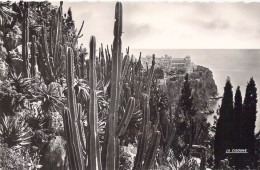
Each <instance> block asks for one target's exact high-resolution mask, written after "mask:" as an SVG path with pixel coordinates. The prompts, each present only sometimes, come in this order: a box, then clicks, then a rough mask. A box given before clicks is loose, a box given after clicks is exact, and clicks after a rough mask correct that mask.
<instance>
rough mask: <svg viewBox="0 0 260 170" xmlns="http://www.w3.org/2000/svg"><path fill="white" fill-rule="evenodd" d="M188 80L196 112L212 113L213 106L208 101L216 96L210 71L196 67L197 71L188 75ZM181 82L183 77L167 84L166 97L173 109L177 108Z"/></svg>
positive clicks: (179, 76) (180, 76)
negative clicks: (167, 96)
mask: <svg viewBox="0 0 260 170" xmlns="http://www.w3.org/2000/svg"><path fill="white" fill-rule="evenodd" d="M189 80H190V83H191V88H192V93H193V98H194V105H195V108H196V110H197V111H198V112H200V113H211V112H212V111H213V109H212V108H211V106H212V105H213V104H212V103H211V102H210V100H209V99H210V98H211V97H216V96H217V95H218V90H217V86H216V84H215V81H214V79H213V74H212V71H210V70H209V69H208V68H206V67H203V66H198V67H197V69H196V70H194V72H193V73H191V74H190V76H189ZM183 82H184V75H178V76H177V78H175V79H171V80H169V81H168V82H167V89H168V95H169V99H170V103H171V106H172V108H173V109H174V108H176V107H177V104H178V101H179V98H180V94H181V89H182V87H183Z"/></svg>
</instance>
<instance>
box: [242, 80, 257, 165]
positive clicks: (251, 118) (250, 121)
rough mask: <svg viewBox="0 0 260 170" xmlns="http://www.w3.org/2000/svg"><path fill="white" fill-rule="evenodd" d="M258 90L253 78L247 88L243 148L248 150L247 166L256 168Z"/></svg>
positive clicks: (244, 107)
mask: <svg viewBox="0 0 260 170" xmlns="http://www.w3.org/2000/svg"><path fill="white" fill-rule="evenodd" d="M256 92H257V89H256V84H255V81H254V79H253V78H251V79H250V81H249V83H248V84H247V87H246V95H245V99H244V105H243V133H242V138H243V139H242V141H243V146H244V147H245V149H247V152H248V155H247V156H246V166H250V167H251V168H254V167H255V166H256V155H255V135H254V132H255V122H256V113H257V110H256V107H257V93H256Z"/></svg>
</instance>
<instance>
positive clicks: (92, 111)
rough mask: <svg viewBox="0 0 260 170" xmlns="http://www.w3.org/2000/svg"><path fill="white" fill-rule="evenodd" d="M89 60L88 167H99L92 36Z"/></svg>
mask: <svg viewBox="0 0 260 170" xmlns="http://www.w3.org/2000/svg"><path fill="white" fill-rule="evenodd" d="M89 46H90V56H89V58H90V62H89V87H90V92H89V93H90V101H89V116H88V119H89V121H88V122H89V129H90V136H89V137H90V140H89V141H90V142H89V150H90V153H89V157H90V169H96V170H99V169H101V162H100V153H99V139H98V132H97V126H98V125H97V122H98V106H97V93H96V86H97V73H96V39H95V37H94V36H92V37H91V39H90V45H89Z"/></svg>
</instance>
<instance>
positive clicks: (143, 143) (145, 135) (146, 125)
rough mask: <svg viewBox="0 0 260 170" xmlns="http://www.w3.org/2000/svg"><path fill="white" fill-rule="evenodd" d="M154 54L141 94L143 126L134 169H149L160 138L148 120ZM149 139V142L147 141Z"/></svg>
mask: <svg viewBox="0 0 260 170" xmlns="http://www.w3.org/2000/svg"><path fill="white" fill-rule="evenodd" d="M154 60H155V56H154V55H153V62H152V67H151V68H150V70H149V73H148V80H147V81H148V83H147V84H148V85H147V87H146V93H147V94H144V95H143V109H142V111H143V122H142V124H143V128H142V134H141V136H139V140H138V148H137V155H136V157H135V162H134V168H133V169H134V170H139V169H145V170H146V169H147V170H148V169H150V168H151V166H152V163H153V161H154V159H155V156H156V151H157V148H158V147H159V142H160V138H161V133H160V131H157V129H156V127H153V128H152V127H151V121H150V106H149V100H150V85H151V81H152V79H153V71H154V65H155V61H154ZM149 141H150V142H149Z"/></svg>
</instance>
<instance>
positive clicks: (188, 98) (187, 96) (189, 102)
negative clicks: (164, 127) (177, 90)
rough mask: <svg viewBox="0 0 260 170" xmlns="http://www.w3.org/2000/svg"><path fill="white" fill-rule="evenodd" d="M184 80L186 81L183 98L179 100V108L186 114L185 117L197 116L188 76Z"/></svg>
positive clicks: (182, 93)
mask: <svg viewBox="0 0 260 170" xmlns="http://www.w3.org/2000/svg"><path fill="white" fill-rule="evenodd" d="M184 80H185V81H184V84H183V88H182V90H181V97H180V100H179V107H180V109H181V110H182V111H183V112H184V115H185V116H187V117H190V116H194V115H195V111H194V106H193V97H192V94H191V87H190V81H189V75H188V74H186V76H185V78H184Z"/></svg>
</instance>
